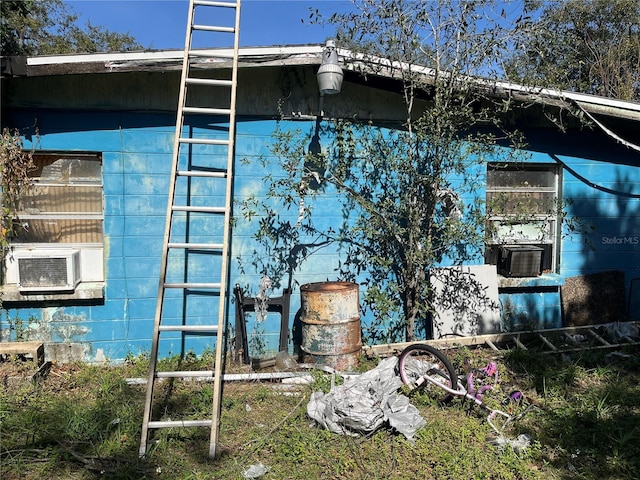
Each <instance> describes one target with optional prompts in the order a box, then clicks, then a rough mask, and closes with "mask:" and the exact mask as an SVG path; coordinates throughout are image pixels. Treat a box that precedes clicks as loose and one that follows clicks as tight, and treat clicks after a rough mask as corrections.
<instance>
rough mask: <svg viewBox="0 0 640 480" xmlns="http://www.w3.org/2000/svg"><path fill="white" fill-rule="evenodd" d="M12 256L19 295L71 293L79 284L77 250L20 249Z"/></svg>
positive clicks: (78, 255)
mask: <svg viewBox="0 0 640 480" xmlns="http://www.w3.org/2000/svg"><path fill="white" fill-rule="evenodd" d="M14 257H15V259H16V261H17V262H18V269H17V270H18V290H20V291H22V292H53V291H72V290H75V288H76V286H77V285H78V283H80V252H79V251H78V250H47V249H40V250H38V249H34V250H23V251H18V252H15V254H14Z"/></svg>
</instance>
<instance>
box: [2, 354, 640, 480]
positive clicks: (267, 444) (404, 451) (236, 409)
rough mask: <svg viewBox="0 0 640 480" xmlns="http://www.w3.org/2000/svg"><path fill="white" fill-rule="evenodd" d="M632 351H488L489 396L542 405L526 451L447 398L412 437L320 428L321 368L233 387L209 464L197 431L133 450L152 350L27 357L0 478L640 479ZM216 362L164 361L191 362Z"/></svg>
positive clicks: (14, 380)
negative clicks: (302, 379) (308, 378)
mask: <svg viewBox="0 0 640 480" xmlns="http://www.w3.org/2000/svg"><path fill="white" fill-rule="evenodd" d="M626 353H627V354H628V356H625V357H617V360H616V361H611V356H607V352H596V353H593V352H586V353H583V354H581V355H576V356H574V357H571V358H569V357H565V358H556V357H553V356H549V355H544V354H535V353H531V352H529V351H527V352H525V351H520V350H515V351H513V352H511V353H510V354H507V355H505V356H500V357H492V359H493V360H495V361H497V363H498V366H499V371H500V377H501V383H500V385H499V386H498V388H496V389H494V390H492V391H491V392H490V393H489V394H488V395H487V397H486V398H487V401H488V402H493V404H494V405H495V406H497V405H500V401H501V400H502V399H503V398H504V397H505V396H506V395H507V394H508V393H509V392H510V391H512V390H514V389H518V390H521V391H523V392H524V393H525V395H526V398H527V400H528V402H530V403H532V404H533V405H535V407H534V408H532V409H531V410H530V411H529V412H528V413H527V414H526V415H525V416H524V417H523V418H522V419H521V420H520V421H519V422H518V423H517V424H516V425H514V426H513V427H512V429H511V431H510V434H512V435H513V436H515V435H517V434H520V433H526V434H528V435H529V436H530V437H531V438H532V442H531V444H530V445H529V447H528V448H526V449H525V450H524V451H515V450H513V449H512V448H510V447H499V446H497V445H495V444H494V442H492V438H493V435H492V431H491V429H490V427H489V426H488V425H487V423H486V421H485V416H484V414H482V413H481V412H479V411H478V410H476V409H469V405H468V402H467V404H463V403H462V402H461V401H459V400H454V401H453V402H451V403H449V404H448V405H446V406H442V405H439V404H438V403H437V402H434V401H432V400H431V399H429V398H425V397H424V396H423V395H420V394H419V393H418V394H412V396H411V402H412V403H413V404H414V405H415V406H416V407H417V408H418V409H419V410H420V412H421V414H422V416H423V417H424V418H425V419H426V420H427V426H426V427H425V428H423V429H422V430H420V431H419V432H418V434H417V435H416V438H415V441H414V442H410V441H408V440H406V439H405V438H404V437H403V436H400V435H397V434H394V433H393V432H391V431H390V430H388V429H381V430H378V431H377V432H375V433H373V434H371V435H368V436H364V437H358V438H354V437H346V436H340V435H336V434H334V433H330V432H328V431H326V430H322V429H320V428H318V427H317V426H315V425H313V424H312V423H311V421H310V419H309V418H308V417H307V415H306V406H307V403H308V400H309V396H310V394H311V393H312V392H313V391H315V390H318V389H322V390H324V391H327V390H328V388H329V386H330V377H328V376H327V375H325V374H323V373H321V372H313V378H314V382H313V383H312V384H311V385H304V386H297V387H294V389H293V390H288V391H286V392H283V390H282V387H281V385H280V384H279V383H269V382H253V383H247V382H242V383H241V382H228V383H225V385H224V391H223V398H222V412H221V425H220V437H219V441H220V444H219V446H220V455H219V457H218V458H217V459H215V460H212V459H209V458H208V456H207V453H208V443H209V431H208V429H203V428H193V429H179V430H178V429H175V430H174V429H163V430H160V431H156V432H155V434H154V442H153V444H152V447H151V449H150V451H149V454H148V455H147V456H146V457H145V459H143V460H139V459H138V446H139V442H140V423H141V421H142V412H143V404H144V394H145V387H144V386H139V385H130V384H128V383H127V382H126V381H125V379H126V378H128V377H144V376H145V375H146V366H147V363H146V359H145V358H144V357H136V358H131V359H129V361H127V362H126V364H124V365H119V366H100V367H98V366H94V365H83V364H71V365H54V366H53V368H52V370H51V372H50V373H49V374H48V375H47V376H46V377H44V378H42V379H40V380H39V381H37V382H32V381H30V380H29V379H28V378H29V377H28V375H29V374H30V369H31V368H32V367H30V365H29V364H28V363H21V362H17V361H12V362H5V363H4V364H2V365H0V381H1V382H3V385H2V388H1V390H0V421H1V423H0V445H1V451H0V478H2V479H3V480H13V479H24V480H27V479H42V478H47V479H83V480H84V479H96V478H112V479H142V478H148V479H156V478H157V479H162V478H168V479H185V480H186V479H238V478H243V472H244V471H245V470H246V469H248V468H249V467H250V466H251V465H257V464H260V463H261V464H263V465H264V466H266V467H267V468H268V469H269V470H268V472H267V473H266V474H265V475H264V476H263V477H262V478H266V479H300V478H305V479H315V478H329V479H408V478H425V479H459V478H473V479H598V480H600V479H634V478H640V411H639V410H640V383H639V381H638V380H639V378H640V368H639V367H640V356H639V355H638V352H637V351H629V352H626ZM448 355H449V356H450V358H452V360H453V361H454V364H455V365H456V366H457V368H459V369H460V368H461V365H462V362H463V360H464V358H465V357H471V358H472V362H473V363H474V365H476V366H484V364H485V363H486V361H487V360H489V359H490V358H489V357H490V356H491V355H495V353H494V352H490V351H487V350H483V349H478V350H468V349H456V350H454V351H450V352H448ZM209 357H210V354H207V355H205V356H204V358H196V357H195V356H193V355H190V356H187V358H185V359H183V360H182V361H180V359H178V358H171V359H167V360H165V361H164V362H166V363H167V364H172V365H174V366H175V365H177V364H178V363H180V362H182V363H183V364H186V368H196V367H197V366H198V365H199V364H200V363H202V362H205V363H206V362H210V358H209ZM375 363H376V361H375V359H370V360H367V361H365V362H363V365H362V367H361V368H362V369H363V370H366V369H368V368H372V366H374V365H375ZM181 368H185V365H182V367H181ZM233 368H234V367H233V366H230V367H229V370H231V369H233ZM25 375H26V376H27V377H26V379H23V378H21V377H22V376H25ZM157 394H158V398H159V400H160V401H159V404H160V406H161V408H160V409H159V410H158V413H159V414H160V415H164V416H165V417H167V416H171V418H176V416H174V415H178V414H179V415H181V416H182V417H183V418H193V417H199V418H202V417H203V416H204V417H206V416H207V415H208V414H209V413H210V409H211V398H212V394H213V390H212V385H211V384H209V383H204V382H195V381H190V382H182V381H172V382H168V381H167V382H164V383H162V384H161V386H159V387H158V388H157ZM514 408H517V407H515V406H514ZM175 412H178V413H175Z"/></svg>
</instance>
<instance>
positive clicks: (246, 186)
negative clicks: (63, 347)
mask: <svg viewBox="0 0 640 480" xmlns="http://www.w3.org/2000/svg"><path fill="white" fill-rule="evenodd" d="M14 115H15V117H16V118H15V119H14V120H15V122H14V123H16V124H29V121H30V120H31V119H33V118H34V117H37V118H38V122H39V130H40V136H39V138H37V139H36V138H34V139H33V146H34V147H35V148H37V149H40V150H43V151H73V150H80V151H95V152H101V153H102V155H103V179H104V205H105V223H104V233H105V275H106V283H105V288H106V290H105V298H104V302H103V303H100V304H95V305H83V306H80V305H78V306H35V307H33V306H32V307H29V308H10V309H9V310H7V311H6V312H5V313H4V315H3V317H2V319H1V321H2V324H1V327H0V330H2V333H3V335H2V340H8V328H9V324H10V321H11V319H15V318H16V317H18V318H20V319H22V320H23V321H25V322H27V323H28V324H29V328H30V330H29V335H30V337H31V338H33V339H42V340H44V341H47V342H59V343H68V344H81V345H83V346H85V347H86V349H85V350H84V352H85V358H84V360H88V361H101V360H105V359H109V360H111V361H121V360H123V359H124V358H126V357H127V356H128V355H138V354H141V353H145V352H148V351H149V349H150V345H151V341H150V338H151V334H152V331H153V318H154V314H155V309H156V296H157V289H158V277H159V270H160V259H161V255H162V252H161V250H162V239H163V233H164V224H165V215H166V207H167V192H168V190H169V174H170V169H171V155H172V152H171V150H172V146H173V143H172V142H173V135H174V122H175V118H174V116H173V115H162V114H151V113H107V112H84V113H72V112H70V113H61V112H53V111H52V112H47V111H37V112H36V111H33V112H30V111H25V110H23V111H21V112H20V113H14ZM313 125H314V124H313V123H312V122H305V121H298V122H293V121H292V122H291V127H292V128H300V129H301V131H302V132H303V134H306V133H307V132H310V131H311V130H312V128H313ZM213 126H215V125H213V124H212V125H197V126H193V132H194V134H198V132H202V131H204V130H207V131H209V129H210V128H213ZM275 128H276V122H275V120H251V119H239V122H238V125H237V139H236V177H235V188H234V192H235V195H234V198H235V201H236V203H237V202H239V201H241V200H242V199H243V198H247V197H248V196H250V195H257V196H259V197H263V198H264V196H265V194H266V192H265V184H264V181H263V178H264V176H265V175H266V174H267V173H271V174H274V175H277V174H278V167H277V163H276V162H272V164H271V167H269V168H271V170H270V171H265V170H264V167H263V166H262V165H261V164H260V162H259V159H260V157H262V156H269V155H270V153H269V144H270V143H271V141H272V140H271V135H272V133H273V131H274V130H275ZM586 135H589V134H586ZM581 138H582V137H581ZM612 143H613V142H612ZM554 145H557V144H551V145H550V146H549V145H547V148H546V151H545V149H539V150H538V151H536V152H534V156H533V161H542V162H556V161H561V162H562V163H563V164H564V165H565V166H566V167H567V168H563V174H562V179H563V181H562V190H563V194H564V196H565V197H567V198H571V199H572V202H573V203H572V204H571V206H570V207H568V209H567V214H568V215H569V216H575V217H580V218H582V219H584V220H585V221H587V222H588V223H589V224H590V225H591V226H592V227H593V230H592V231H590V232H589V233H588V234H586V235H585V234H584V233H577V234H573V235H566V236H564V238H563V240H562V245H561V256H560V262H559V277H570V276H577V275H583V274H585V273H594V272H601V271H607V270H612V269H619V270H622V271H624V273H625V281H626V285H627V288H628V287H629V284H630V282H631V279H633V278H636V277H640V245H639V243H640V242H639V241H638V240H639V239H640V221H639V220H638V218H640V217H639V214H640V199H639V195H640V162H638V161H637V160H633V158H634V157H632V156H628V155H627V156H626V157H625V155H620V151H619V150H616V151H609V152H608V153H607V152H602V153H598V154H597V155H594V154H593V153H591V154H589V155H584V156H580V155H578V154H577V153H575V152H569V153H567V152H565V151H561V150H556V149H555V147H554ZM27 146H30V143H29V142H27ZM594 156H597V157H598V158H593V157H594ZM612 157H614V158H612ZM629 158H631V159H632V160H628V159H629ZM240 159H244V160H246V161H242V162H241V161H240ZM633 161H635V164H634V163H633ZM477 193H478V195H480V196H481V197H483V196H484V192H483V191H482V190H479V191H478V192H477ZM182 194H184V192H182ZM206 195H212V196H216V195H217V193H216V192H209V193H207V194H206ZM333 201H334V200H332V199H331V198H329V199H326V200H325V203H324V205H325V209H326V212H324V213H323V214H322V216H321V220H320V221H321V223H322V224H325V225H326V226H330V225H332V224H336V223H337V221H338V220H339V218H338V217H339V216H340V208H336V205H335V204H333V203H332V202H333ZM235 213H236V216H238V215H239V212H238V211H236V212H235ZM292 221H294V222H295V213H292ZM567 233H568V232H567ZM252 234H253V231H252V230H251V228H250V227H249V226H248V225H246V224H243V223H242V221H241V218H240V221H239V222H238V224H237V225H236V226H235V227H234V230H233V244H232V263H231V277H230V284H229V286H230V289H232V288H233V286H234V285H235V284H236V283H237V284H240V285H241V286H243V287H246V288H247V289H248V291H247V293H248V294H250V295H253V294H255V293H257V289H258V285H259V282H260V278H261V276H262V272H261V271H259V270H257V269H254V270H251V269H249V268H248V267H247V265H248V264H249V263H250V262H246V260H247V259H248V258H249V256H250V255H252V252H253V250H254V248H255V247H256V245H255V242H254V241H253V239H252ZM238 257H240V258H243V259H244V260H245V262H244V264H241V263H239V262H238V261H237V258H238ZM338 261H339V252H337V251H336V250H335V249H322V250H320V251H319V252H318V254H317V255H316V256H315V257H314V259H313V261H309V262H307V263H306V264H305V265H304V266H303V268H302V269H301V270H300V271H299V272H297V273H296V274H295V275H294V278H293V286H294V294H293V297H292V305H291V315H290V318H289V325H290V326H291V325H292V324H293V321H294V318H295V316H296V313H297V310H298V308H299V289H298V286H299V285H302V284H305V283H309V282H316V281H325V280H336V279H337V278H336V272H335V269H336V267H337V264H338ZM241 267H242V268H241ZM285 282H286V279H285ZM554 282H555V284H554V285H551V286H548V285H543V286H538V287H535V288H522V289H519V290H515V291H503V292H502V293H501V296H500V299H501V303H502V306H503V314H504V312H508V313H509V315H510V317H509V318H510V319H511V320H509V321H512V323H511V324H507V323H508V322H507V321H506V320H505V326H506V327H509V328H518V327H521V326H525V325H530V323H531V322H533V323H534V324H535V325H537V326H538V327H539V328H551V327H559V326H562V312H561V308H560V298H559V288H558V285H557V284H558V282H559V280H557V279H555V280H554ZM560 283H561V282H560ZM285 286H286V285H285ZM272 294H273V295H274V296H275V295H279V294H280V290H276V291H274V292H273V293H272ZM203 301H204V300H203ZM199 311H203V309H199ZM204 311H207V308H204ZM234 312H235V306H234V304H233V303H232V302H230V304H229V319H230V323H231V324H233V320H232V319H233V315H234ZM181 313H182V312H181V311H179V309H178V308H177V307H176V311H175V312H171V315H175V316H176V317H179V315H181ZM29 319H31V320H32V321H31V322H29ZM513 319H515V320H513ZM205 320H207V319H203V321H205ZM367 321H368V320H367V319H366V318H364V319H363V322H367ZM279 326H280V319H279V316H277V315H269V316H268V317H267V319H266V321H265V322H264V323H262V324H260V325H256V324H255V322H254V321H253V319H252V320H251V321H250V322H249V325H248V327H249V337H250V338H251V337H252V335H254V334H258V335H259V340H260V341H261V343H262V344H263V345H264V350H265V352H267V353H269V352H270V353H273V352H274V351H275V350H277V344H278V331H279ZM207 347H208V348H212V345H209V344H206V343H204V342H203V341H198V340H197V339H194V341H193V342H190V343H188V344H186V345H183V344H182V343H181V341H180V340H179V339H178V338H177V337H175V338H174V339H173V340H169V341H167V342H163V344H162V345H161V354H162V355H169V354H172V353H179V352H180V350H181V349H182V348H187V349H188V348H193V349H195V350H202V349H203V348H207Z"/></svg>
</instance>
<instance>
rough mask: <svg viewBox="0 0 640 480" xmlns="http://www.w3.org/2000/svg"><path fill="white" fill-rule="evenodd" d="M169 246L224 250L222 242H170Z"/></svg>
mask: <svg viewBox="0 0 640 480" xmlns="http://www.w3.org/2000/svg"><path fill="white" fill-rule="evenodd" d="M168 247H169V248H185V249H191V250H222V249H223V248H224V245H223V244H222V243H170V244H169V245H168Z"/></svg>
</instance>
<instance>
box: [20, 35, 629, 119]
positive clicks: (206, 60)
mask: <svg viewBox="0 0 640 480" xmlns="http://www.w3.org/2000/svg"><path fill="white" fill-rule="evenodd" d="M323 48H324V47H323V45H293V46H292V45H289V46H271V47H244V48H240V50H239V67H240V68H247V67H257V66H276V65H277V66H295V65H319V64H320V63H321V60H322V51H323ZM196 51H197V52H198V54H197V57H196V58H195V59H192V60H190V62H191V64H192V65H194V64H195V65H196V67H198V68H202V69H216V68H229V66H230V56H232V54H233V52H232V49H230V48H212V49H198V50H196ZM338 55H339V57H340V61H341V63H342V64H343V65H344V68H345V70H346V71H348V72H349V71H350V72H352V73H361V74H363V75H364V74H366V76H367V77H368V78H369V79H371V80H372V83H373V84H376V78H377V79H378V80H385V79H386V80H393V79H396V80H397V79H399V75H398V73H399V72H400V70H402V69H411V70H412V71H414V72H416V73H419V74H422V75H424V76H425V77H427V82H426V83H428V79H429V78H434V74H435V72H434V70H433V69H431V68H428V67H423V66H416V65H408V64H403V63H400V62H391V61H390V60H387V59H384V58H377V57H371V56H366V57H365V56H364V55H361V54H356V53H354V52H351V51H349V50H345V49H338ZM183 61H184V51H183V50H158V51H138V52H113V53H97V54H73V55H49V56H39V57H29V58H27V59H26V69H25V70H26V72H23V71H22V70H21V69H19V71H20V73H26V76H48V75H76V74H86V73H94V74H95V73H106V74H108V73H112V72H143V71H170V70H180V69H181V68H182V64H183ZM472 81H473V82H474V83H475V84H476V85H477V87H478V89H479V90H483V91H484V93H486V94H489V95H493V96H497V97H509V98H513V99H515V100H520V101H522V102H535V103H539V104H544V105H550V106H556V107H562V106H570V105H573V106H577V107H578V108H580V109H582V110H584V111H585V112H587V113H588V114H590V115H598V116H607V117H612V118H615V119H621V120H630V121H634V122H640V103H635V102H627V101H621V100H615V99H611V98H606V97H599V96H596V95H587V94H580V93H574V92H568V91H561V90H554V89H548V88H539V87H530V86H524V85H519V84H515V83H509V82H492V81H488V80H484V79H472ZM380 85H387V88H389V87H388V86H389V83H388V82H386V83H385V82H382V83H380ZM382 88H384V87H382Z"/></svg>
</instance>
